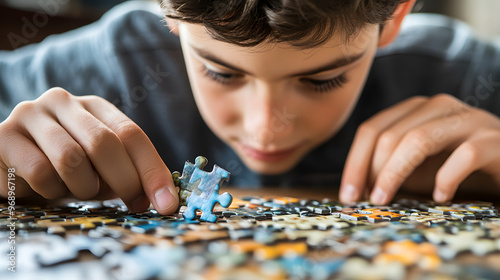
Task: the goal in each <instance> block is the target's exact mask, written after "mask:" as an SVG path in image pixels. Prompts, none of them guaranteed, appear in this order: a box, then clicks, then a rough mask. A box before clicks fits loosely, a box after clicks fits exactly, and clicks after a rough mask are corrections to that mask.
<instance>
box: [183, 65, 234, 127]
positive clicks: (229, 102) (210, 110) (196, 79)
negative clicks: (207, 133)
mask: <svg viewBox="0 0 500 280" xmlns="http://www.w3.org/2000/svg"><path fill="white" fill-rule="evenodd" d="M192 70H193V69H191V73H190V77H191V87H192V89H193V95H194V98H195V101H196V105H197V107H198V110H199V111H200V114H201V116H202V117H203V119H204V120H205V123H207V125H208V126H209V127H210V128H211V129H212V131H213V132H214V133H215V134H217V135H218V136H219V137H221V136H222V134H223V131H224V130H225V129H226V128H227V127H228V126H230V125H231V124H234V123H236V122H237V120H238V118H239V117H238V116H239V114H238V106H237V102H235V100H233V98H232V94H230V93H229V92H227V89H224V87H222V86H220V85H215V84H214V83H213V82H211V81H210V80H208V79H207V78H206V77H204V76H203V75H202V74H201V73H196V72H195V71H192Z"/></svg>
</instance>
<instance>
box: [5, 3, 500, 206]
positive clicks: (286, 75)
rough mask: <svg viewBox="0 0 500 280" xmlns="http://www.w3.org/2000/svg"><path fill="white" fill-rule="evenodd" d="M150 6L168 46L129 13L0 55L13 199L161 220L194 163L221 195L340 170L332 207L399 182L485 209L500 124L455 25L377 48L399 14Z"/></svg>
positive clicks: (360, 7)
mask: <svg viewBox="0 0 500 280" xmlns="http://www.w3.org/2000/svg"><path fill="white" fill-rule="evenodd" d="M162 4H163V6H164V9H163V10H164V13H165V14H166V15H167V21H168V26H169V28H170V30H171V33H169V32H168V31H167V29H166V28H165V27H164V26H162V24H161V23H160V17H158V15H156V14H155V13H153V12H151V10H152V8H147V7H146V8H144V7H141V8H138V6H139V5H141V6H145V5H146V4H143V3H140V4H137V3H136V4H126V5H122V6H121V7H119V8H117V9H115V10H114V11H113V12H110V13H109V14H108V15H106V16H105V17H103V19H101V20H100V21H99V22H97V23H95V24H92V25H90V26H88V27H85V28H82V29H81V30H79V31H75V32H70V33H69V34H65V35H62V36H54V37H53V38H51V39H48V40H46V41H45V42H43V43H42V44H40V45H39V46H29V47H26V48H22V49H20V50H18V51H15V52H12V53H2V54H1V61H2V62H1V64H0V65H1V68H0V71H2V74H1V82H0V86H1V94H2V107H3V112H2V113H4V114H5V117H7V115H8V117H7V118H6V119H5V120H4V121H3V122H2V123H1V125H0V131H1V136H0V147H1V148H0V155H1V157H0V158H1V161H0V167H1V172H2V178H5V177H6V176H4V174H5V175H6V174H7V170H8V169H9V168H15V172H16V180H17V183H16V196H17V197H25V196H32V195H36V194H38V195H41V196H43V197H45V198H51V199H52V198H58V197H62V196H66V195H69V194H70V195H73V196H75V197H76V198H79V199H91V198H110V197H112V196H118V197H120V198H121V199H122V200H123V201H124V202H125V203H126V204H127V206H128V207H129V208H130V210H131V211H143V210H145V209H146V207H147V206H148V205H149V203H150V202H151V203H152V204H153V206H154V207H155V208H156V209H157V210H158V211H159V212H160V213H161V214H169V213H172V212H173V211H174V210H175V209H176V208H177V204H178V197H177V191H176V190H175V188H174V186H173V182H172V179H171V173H170V171H169V169H167V166H168V167H170V168H172V169H174V170H180V169H181V168H180V167H181V164H182V163H183V162H184V161H185V160H186V159H190V160H194V158H195V156H196V155H205V156H207V157H208V158H209V159H210V160H211V162H215V163H217V164H219V165H221V166H223V167H224V168H227V169H228V171H230V172H231V173H232V177H231V184H233V185H246V186H258V185H278V184H282V185H301V186H306V187H307V185H325V186H333V185H335V184H336V182H338V179H339V176H338V174H340V172H343V175H342V181H341V188H340V193H339V195H340V199H341V201H344V202H348V201H355V200H358V199H361V198H362V196H363V193H364V192H369V195H370V196H369V198H370V200H371V201H372V202H374V203H376V204H385V203H388V202H389V201H390V200H391V199H392V197H393V196H394V194H395V193H396V192H397V190H398V188H400V187H401V186H402V185H403V183H404V185H405V187H406V188H407V189H409V190H414V191H417V192H422V193H429V192H430V191H433V197H434V199H435V200H436V201H439V202H443V201H447V200H450V199H452V197H453V196H454V194H455V191H456V190H457V188H458V186H459V185H460V184H461V183H462V182H463V184H462V186H461V190H464V191H467V190H469V191H473V192H476V193H489V194H492V193H494V194H498V189H499V188H498V186H499V185H500V149H499V148H500V120H499V118H498V117H497V116H495V115H493V114H491V113H488V112H487V111H485V110H484V109H488V110H489V111H492V112H494V113H496V114H498V113H499V112H500V106H499V104H500V101H499V100H498V98H499V97H498V94H497V93H496V90H497V88H498V85H499V84H498V82H497V81H500V78H499V77H498V73H499V71H498V69H496V68H495V66H496V67H498V65H500V64H499V63H495V60H496V62H498V58H499V55H498V54H499V52H498V48H495V47H494V46H492V45H488V44H485V43H482V42H479V41H477V40H476V39H474V38H472V37H471V35H470V33H469V31H468V30H467V28H466V27H464V26H462V25H461V24H460V23H456V22H454V21H451V20H449V19H446V18H443V17H439V16H434V17H432V16H429V17H425V16H415V17H414V18H413V19H409V22H408V23H407V25H406V27H405V31H404V32H403V33H402V34H401V36H399V38H398V40H397V42H395V43H394V44H393V45H392V46H390V47H388V48H384V47H387V46H389V45H390V44H391V43H393V41H394V40H395V38H396V37H397V35H398V32H399V30H400V27H401V25H402V21H403V19H404V18H405V16H406V15H407V13H408V12H409V11H410V9H411V7H412V5H413V4H414V3H413V1H402V0H386V1H376V0H373V1H371V0H366V1H351V0H349V1H331V0H328V1H320V0H317V1H257V0H254V1H201V2H200V1H189V0H183V1H174V0H165V1H163V3H162ZM177 35H178V36H179V37H177ZM378 48H381V49H380V50H379V52H378V53H377V49H378ZM376 55H377V59H376V60H375V56H376ZM374 60H375V62H374ZM186 72H187V73H186ZM369 75H370V77H368V76H369ZM188 77H189V79H188ZM55 86H59V87H60V88H52V89H49V88H51V87H55ZM480 86H482V88H480ZM44 91H45V93H43V94H42V95H41V96H39V97H38V98H36V97H37V94H40V93H42V92H44ZM362 91H363V93H362V94H361V92H362ZM438 93H448V94H453V95H454V96H456V97H452V96H450V95H447V94H438ZM73 94H75V95H73ZM87 94H96V95H98V96H99V97H98V96H91V95H87ZM76 95H78V96H76ZM419 95H420V96H419ZM422 95H423V96H422ZM424 96H429V97H424ZM192 97H194V98H192ZM34 98H36V99H35V100H33V101H23V102H20V101H22V100H29V99H34ZM105 99H106V100H107V101H106V100H105ZM461 100H463V101H461ZM476 101H477V102H476ZM19 102H20V103H19ZM17 103H19V104H17ZM15 104H17V105H15ZM471 105H472V106H471ZM14 106H15V108H14V109H12V110H11V108H13V107H14ZM479 106H480V107H481V108H483V109H480V108H477V107H479ZM10 111H11V113H10V115H9V113H8V112H10ZM146 135H147V136H146ZM150 139H151V141H150ZM351 143H352V145H351ZM153 144H154V145H153ZM348 152H349V153H348ZM160 155H161V157H160ZM165 163H166V164H165ZM344 163H345V166H344ZM342 170H343V171H342ZM476 171H477V172H476ZM466 178H468V179H467V180H465V179H466ZM464 180H465V182H464ZM5 181H6V180H3V181H2V185H1V188H0V191H1V195H2V196H6V195H7V186H6V183H5ZM372 187H373V189H371V188H372Z"/></svg>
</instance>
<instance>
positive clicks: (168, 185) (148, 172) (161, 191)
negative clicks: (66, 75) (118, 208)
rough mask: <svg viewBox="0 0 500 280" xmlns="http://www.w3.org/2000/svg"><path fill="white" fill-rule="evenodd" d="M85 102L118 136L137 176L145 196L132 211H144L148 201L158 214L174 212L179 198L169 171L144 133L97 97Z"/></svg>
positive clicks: (113, 107) (142, 196) (136, 202)
mask: <svg viewBox="0 0 500 280" xmlns="http://www.w3.org/2000/svg"><path fill="white" fill-rule="evenodd" d="M84 100H85V101H91V102H84V106H85V107H86V109H87V110H88V111H89V112H90V113H91V114H93V115H94V116H95V117H96V118H98V119H99V120H101V121H102V122H103V123H104V124H106V125H107V126H108V127H109V128H110V129H111V130H113V131H114V132H115V133H116V134H117V135H118V137H119V138H120V139H121V141H122V143H123V145H124V147H125V149H126V150H127V153H128V154H129V156H130V158H131V159H132V162H133V163H134V165H135V167H136V169H137V172H138V173H139V177H140V180H141V184H142V186H143V188H144V193H145V194H142V195H139V196H138V197H137V198H136V199H135V201H134V202H133V203H132V205H133V206H134V210H135V211H137V212H139V211H144V210H146V209H147V207H148V206H149V201H151V202H152V203H153V205H154V207H155V209H156V210H157V211H158V212H159V213H160V214H164V215H166V214H171V213H173V212H174V211H175V210H177V207H178V204H179V196H178V192H177V189H176V188H175V185H174V182H173V180H172V175H171V173H170V170H169V169H168V168H167V166H166V165H165V163H164V162H163V160H162V159H161V157H160V156H159V155H158V152H157V151H156V149H155V147H154V146H153V143H151V140H149V138H148V137H147V135H146V134H145V133H144V131H143V130H142V129H141V128H140V127H139V126H138V125H137V124H135V123H134V122H133V121H132V120H131V119H130V118H128V117H127V116H126V115H125V114H123V113H122V112H121V111H119V110H118V109H117V108H116V107H115V106H114V105H113V104H111V103H109V102H107V101H106V100H104V99H101V98H97V97H84ZM90 103H91V104H90Z"/></svg>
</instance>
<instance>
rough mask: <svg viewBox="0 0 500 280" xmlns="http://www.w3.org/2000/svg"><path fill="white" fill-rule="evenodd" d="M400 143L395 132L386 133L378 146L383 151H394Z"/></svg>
mask: <svg viewBox="0 0 500 280" xmlns="http://www.w3.org/2000/svg"><path fill="white" fill-rule="evenodd" d="M398 142H399V137H398V135H397V134H396V133H395V132H393V131H384V132H382V134H380V136H379V138H378V141H377V145H378V146H379V147H380V148H381V149H392V148H394V147H395V146H396V144H397V143H398Z"/></svg>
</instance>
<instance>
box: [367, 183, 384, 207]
mask: <svg viewBox="0 0 500 280" xmlns="http://www.w3.org/2000/svg"><path fill="white" fill-rule="evenodd" d="M386 199H387V193H385V192H384V191H383V190H382V189H381V188H378V187H375V190H374V191H373V193H372V195H371V197H370V200H371V202H372V203H373V204H385V202H386Z"/></svg>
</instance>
